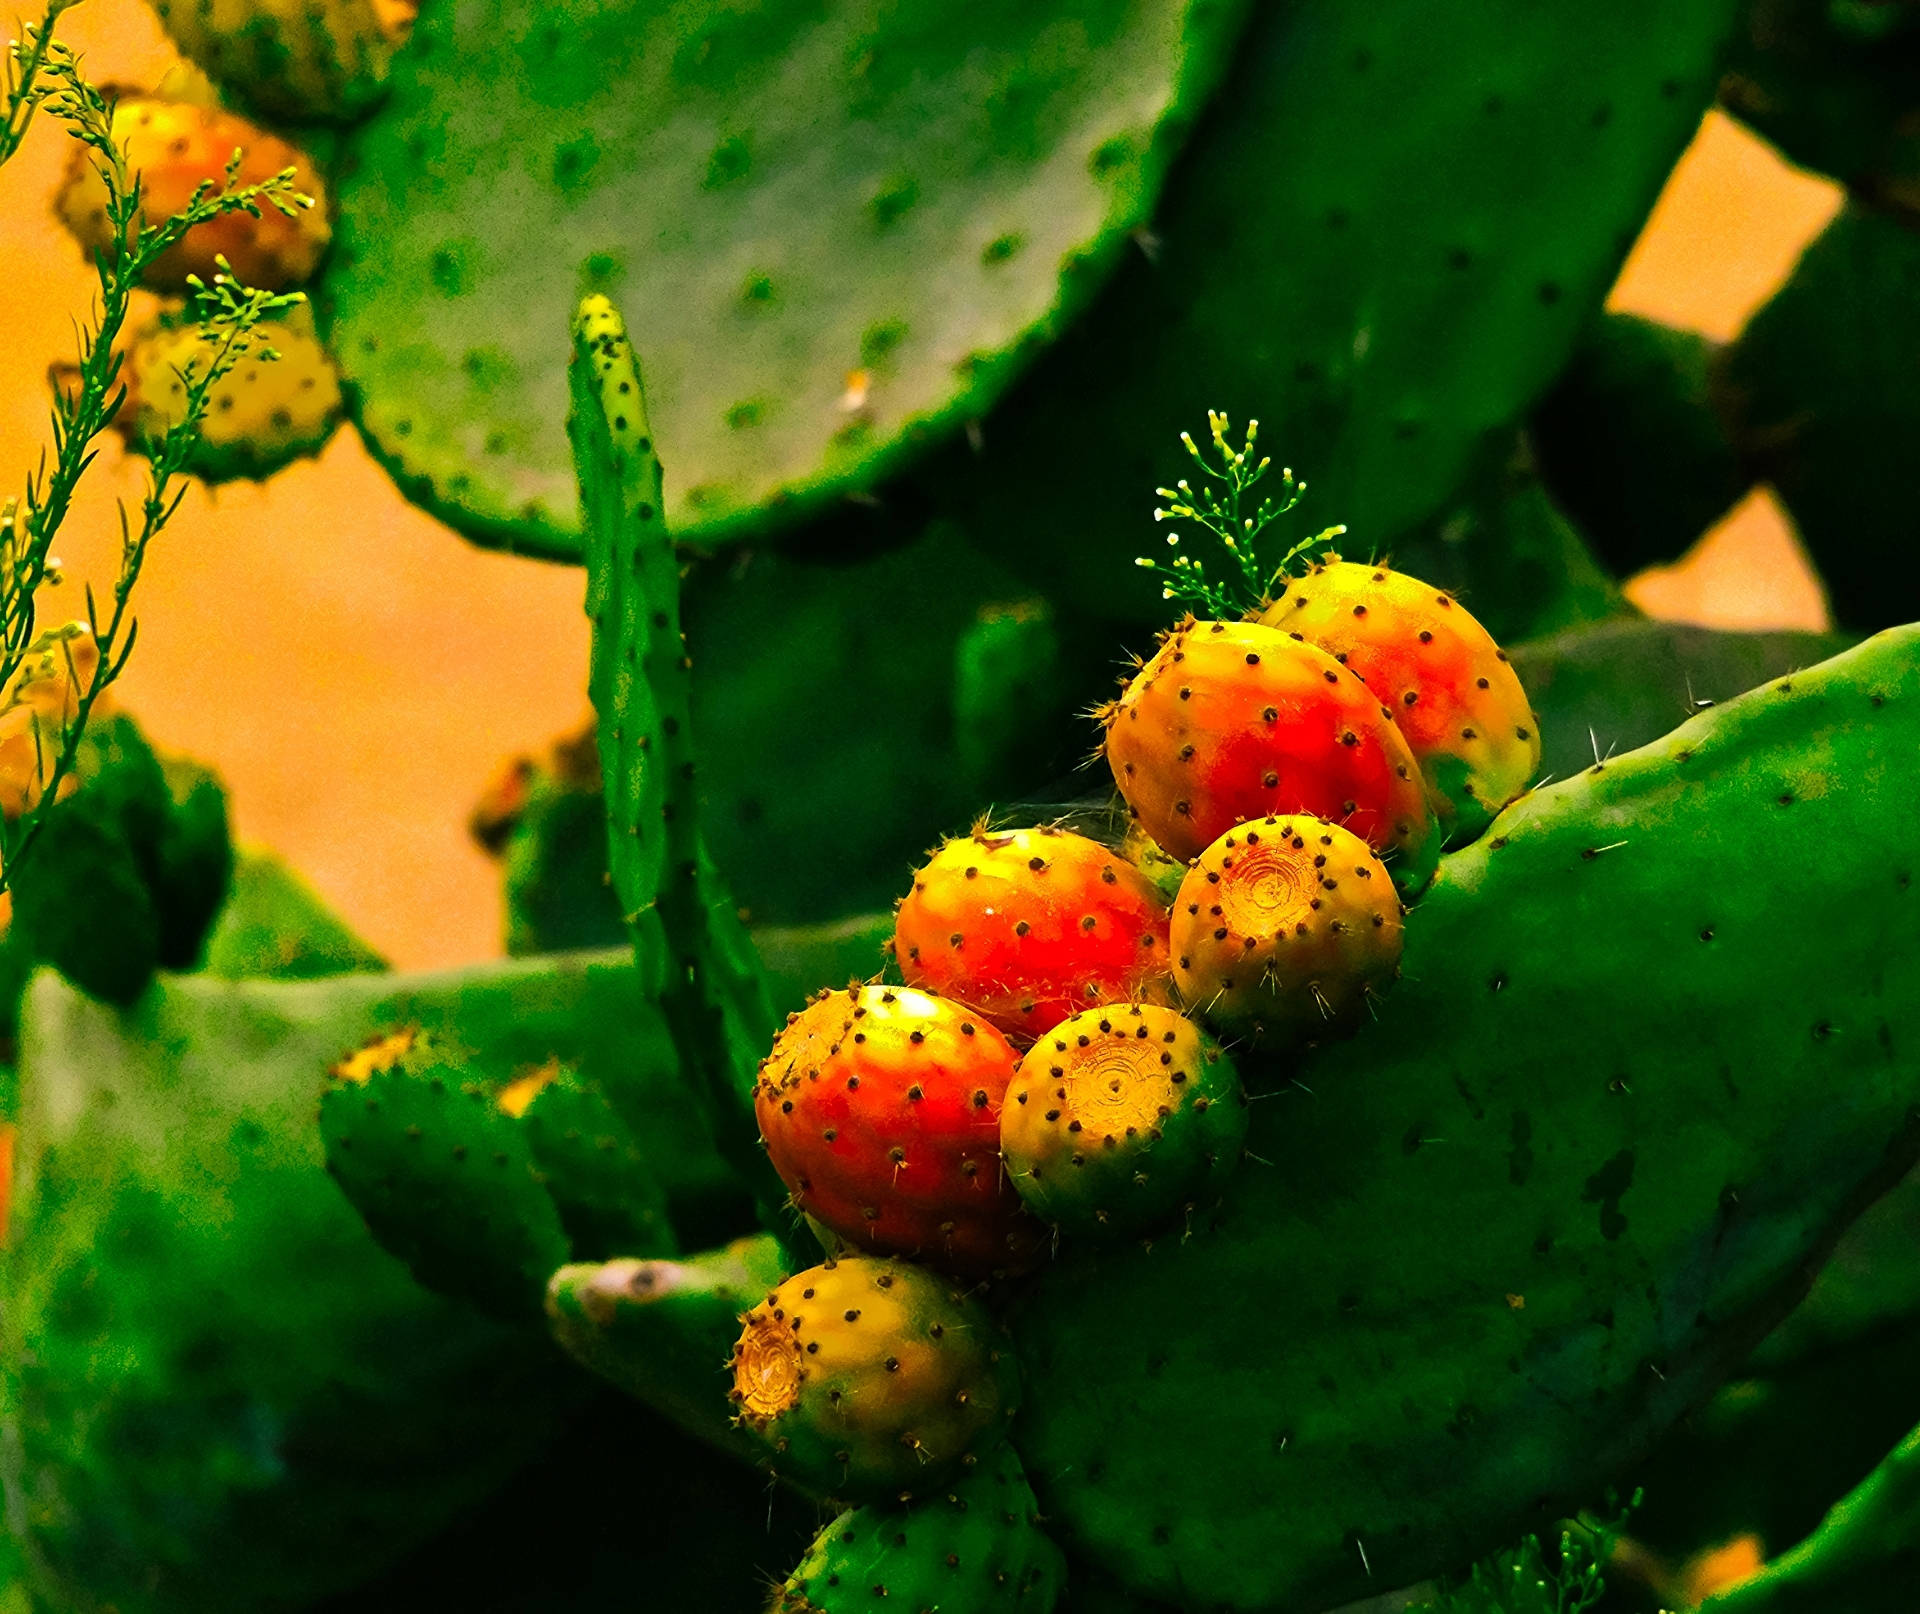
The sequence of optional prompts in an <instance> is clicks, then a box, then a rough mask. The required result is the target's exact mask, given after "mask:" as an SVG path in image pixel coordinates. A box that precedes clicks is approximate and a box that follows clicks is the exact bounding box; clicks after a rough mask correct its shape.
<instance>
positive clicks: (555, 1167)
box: [520, 1068, 674, 1285]
mask: <svg viewBox="0 0 1920 1614" xmlns="http://www.w3.org/2000/svg"><path fill="white" fill-rule="evenodd" d="M520 1126H521V1130H522V1131H523V1132H524V1133H525V1134H526V1139H527V1144H528V1146H529V1148H530V1149H531V1150H532V1154H533V1159H534V1162H535V1164H536V1166H537V1167H538V1169H539V1175H540V1178H541V1180H542V1182H543V1183H544V1184H545V1185H546V1190H547V1195H548V1197H549V1198H551V1199H552V1201H553V1203H554V1206H555V1208H556V1209H558V1211H559V1212H560V1221H561V1223H562V1224H563V1225H564V1226H565V1228H566V1231H567V1239H568V1242H569V1244H570V1245H571V1248H572V1254H573V1256H574V1257H575V1258H576V1259H591V1260H597V1259H599V1258H601V1257H604V1256H609V1255H664V1254H667V1253H669V1252H670V1251H671V1250H672V1249H673V1248H674V1238H673V1229H672V1227H671V1225H670V1224H669V1222H668V1219H667V1199H666V1194H665V1192H664V1190H663V1189H662V1188H661V1186H660V1181H659V1178H658V1176H657V1175H656V1173H655V1170H654V1167H653V1166H652V1164H651V1163H650V1162H649V1161H648V1159H647V1156H646V1153H645V1151H644V1150H643V1149H642V1147H641V1145H640V1143H639V1142H638V1140H636V1139H635V1137H634V1135H633V1133H632V1132H631V1131H630V1130H628V1128H627V1125H626V1123H625V1122H624V1121H622V1120H621V1119H620V1117H619V1116H618V1115H616V1114H615V1113H614V1111H613V1108H612V1106H611V1105H609V1104H608V1103H607V1101H606V1099H605V1098H604V1097H603V1096H602V1095H601V1092H600V1090H599V1088H598V1087H596V1086H594V1085H593V1084H592V1083H590V1082H587V1081H584V1080H582V1078H581V1076H580V1073H579V1072H578V1071H574V1070H568V1069H565V1068H562V1069H561V1070H560V1071H559V1072H558V1073H557V1074H555V1075H554V1076H553V1078H552V1079H551V1080H550V1081H548V1082H547V1083H546V1085H545V1086H543V1087H542V1088H541V1089H540V1091H539V1092H538V1093H536V1094H535V1095H534V1097H533V1102H532V1103H530V1104H529V1105H528V1106H527V1108H526V1112H525V1113H524V1114H523V1115H522V1116H521V1118H520ZM552 1272H553V1269H552V1268H551V1267H549V1268H548V1269H547V1270H546V1271H545V1272H543V1273H541V1274H540V1280H541V1283H542V1284H543V1285H544V1284H545V1282H546V1280H547V1278H548V1277H550V1276H551V1275H552Z"/></svg>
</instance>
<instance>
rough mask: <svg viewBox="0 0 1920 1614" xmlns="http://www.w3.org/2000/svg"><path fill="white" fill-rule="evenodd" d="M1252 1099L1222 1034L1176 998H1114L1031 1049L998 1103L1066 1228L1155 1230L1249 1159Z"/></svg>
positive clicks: (1023, 1188) (1018, 1167)
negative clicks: (1206, 1029) (1161, 1001)
mask: <svg viewBox="0 0 1920 1614" xmlns="http://www.w3.org/2000/svg"><path fill="white" fill-rule="evenodd" d="M1246 1138H1247V1100H1246V1094H1245V1093H1244V1091H1243V1090H1242V1089H1241V1086H1240V1078H1239V1076H1238V1075H1237V1074H1236V1073H1235V1071H1234V1068H1233V1065H1232V1064H1231V1063H1230V1062H1229V1061H1228V1059H1227V1057H1226V1056H1225V1055H1224V1054H1223V1053H1221V1051H1220V1049H1219V1048H1218V1046H1217V1045H1216V1044H1215V1043H1214V1042H1213V1040H1212V1039H1211V1038H1210V1037H1207V1036H1206V1035H1205V1034H1204V1033H1202V1031H1201V1030H1200V1028H1199V1027H1198V1026H1196V1025H1195V1024H1194V1023H1193V1022H1192V1021H1191V1020H1189V1019H1187V1017H1186V1016H1185V1015H1183V1014H1180V1013H1178V1012H1177V1011H1175V1010H1173V1009H1168V1008H1163V1007H1162V1006H1160V1005H1158V1004H1150V1003H1114V1004H1108V1005H1106V1006H1105V1007H1103V1008H1098V1009H1088V1010H1086V1011H1084V1012H1083V1013H1080V1014H1076V1015H1075V1016H1073V1018H1072V1019H1070V1020H1066V1021H1063V1022H1062V1023H1061V1024H1060V1025H1057V1026H1055V1027H1054V1028H1053V1029H1052V1030H1051V1031H1049V1032H1048V1033H1047V1034H1046V1035H1045V1036H1044V1037H1042V1038H1041V1039H1040V1040H1039V1041H1038V1042H1037V1043H1035V1044H1034V1045H1033V1047H1032V1048H1031V1049H1030V1050H1029V1051H1028V1053H1027V1056H1026V1058H1024V1059H1023V1060H1021V1062H1020V1069H1019V1070H1018V1071H1017V1072H1016V1073H1015V1075H1014V1078H1013V1081H1012V1083H1011V1084H1010V1085H1009V1086H1008V1088H1007V1104H1006V1108H1005V1109H1004V1110H1002V1111H1001V1114H1000V1149H1001V1153H1002V1154H1004V1155H1005V1157H1006V1162H1007V1171H1008V1174H1009V1175H1010V1176H1011V1177H1012V1178H1013V1181H1014V1185H1015V1187H1017V1188H1018V1189H1019V1191H1020V1197H1021V1198H1022V1199H1024V1200H1025V1201H1026V1202H1027V1205H1028V1207H1029V1208H1030V1209H1032V1210H1033V1212H1034V1213H1035V1214H1036V1215H1037V1216H1039V1217H1040V1218H1041V1219H1042V1220H1044V1221H1049V1222H1052V1223H1053V1224H1054V1225H1055V1226H1057V1227H1059V1228H1060V1229H1061V1230H1062V1231H1063V1232H1066V1233H1069V1234H1078V1235H1083V1236H1089V1237H1107V1238H1118V1237H1123V1236H1127V1235H1132V1234H1140V1233H1150V1232H1152V1231H1153V1230H1154V1229H1155V1228H1157V1227H1159V1226H1160V1225H1162V1224H1163V1223H1165V1222H1167V1221H1169V1220H1171V1219H1172V1218H1173V1217H1174V1216H1176V1215H1177V1214H1178V1213H1179V1211H1180V1210H1181V1208H1182V1207H1183V1206H1190V1205H1192V1204H1193V1203H1194V1202H1195V1201H1196V1199H1198V1198H1199V1197H1200V1196H1202V1195H1204V1194H1206V1193H1208V1192H1212V1191H1216V1190H1217V1189H1218V1188H1219V1186H1220V1185H1221V1184H1222V1183H1224V1182H1225V1181H1226V1179H1227V1177H1228V1176H1229V1175H1230V1174H1231V1173H1232V1172H1233V1170H1234V1169H1235V1167H1237V1166H1238V1165H1239V1163H1240V1155H1241V1151H1242V1147H1243V1145H1244V1144H1245V1143H1246Z"/></svg>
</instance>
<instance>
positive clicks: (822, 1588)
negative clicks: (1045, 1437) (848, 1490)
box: [772, 1446, 1066, 1614]
mask: <svg viewBox="0 0 1920 1614" xmlns="http://www.w3.org/2000/svg"><path fill="white" fill-rule="evenodd" d="M1065 1581H1066V1564H1065V1561H1064V1560H1063V1559H1062V1558H1061V1556H1060V1549H1059V1548H1058V1547H1056V1546H1055V1545H1054V1544H1053V1542H1052V1541H1050V1540H1049V1539H1048V1538H1047V1536H1046V1534H1045V1533H1044V1532H1043V1531H1042V1530H1041V1528H1040V1522H1039V1504H1038V1503H1036V1502H1035V1501H1034V1496H1033V1487H1032V1486H1031V1485H1029V1484H1028V1483H1027V1476H1026V1473H1025V1471H1024V1470H1023V1469H1022V1468H1021V1467H1020V1459H1019V1457H1018V1456H1016V1455H1015V1453H1014V1451H1013V1448H1012V1447H1010V1446H1002V1447H1001V1448H1000V1449H999V1450H998V1451H997V1452H995V1453H994V1454H993V1456H991V1457H989V1458H988V1459H986V1460H985V1461H984V1462H983V1463H982V1464H981V1465H980V1468H979V1470H978V1471H977V1472H975V1473H973V1474H970V1475H968V1476H966V1477H965V1478H963V1479H961V1480H958V1481H956V1482H955V1484H954V1485H953V1486H952V1487H951V1488H949V1489H948V1490H946V1491H944V1492H942V1493H941V1494H939V1495H936V1496H930V1497H928V1498H927V1499H926V1500H925V1501H924V1502H920V1503H917V1504H916V1505H914V1506H913V1507H910V1508H907V1507H899V1506H874V1507H863V1508H855V1509H853V1510H852V1511H851V1512H847V1513H843V1514H841V1515H840V1517H839V1518H837V1519H835V1520H834V1521H833V1522H832V1523H831V1524H829V1525H828V1526H827V1527H826V1529H824V1530H822V1531H821V1532H820V1535H819V1538H818V1539H817V1540H816V1541H815V1542H814V1544H813V1545H812V1546H811V1547H810V1548H808V1549H807V1555H806V1557H804V1558H802V1559H801V1560H800V1564H799V1567H798V1568H796V1569H795V1570H794V1572H793V1573H792V1574H791V1575H789V1576H788V1577H787V1583H786V1585H785V1586H783V1587H781V1589H780V1593H779V1595H778V1596H777V1597H776V1598H775V1599H774V1601H773V1607H772V1614H854V1611H856V1610H857V1611H859V1614H866V1611H868V1610H870V1609H873V1608H875V1607H878V1606H881V1605H880V1603H879V1599H881V1598H885V1599H886V1602H885V1605H884V1606H885V1607H887V1608H901V1609H910V1610H911V1609H938V1610H941V1611H942V1614H999V1611H1001V1610H1018V1611H1019V1614H1047V1611H1048V1610H1049V1609H1051V1608H1053V1606H1054V1605H1055V1604H1056V1603H1057V1602H1058V1601H1059V1598H1060V1593H1061V1589H1062V1587H1063V1586H1064V1584H1065Z"/></svg>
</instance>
